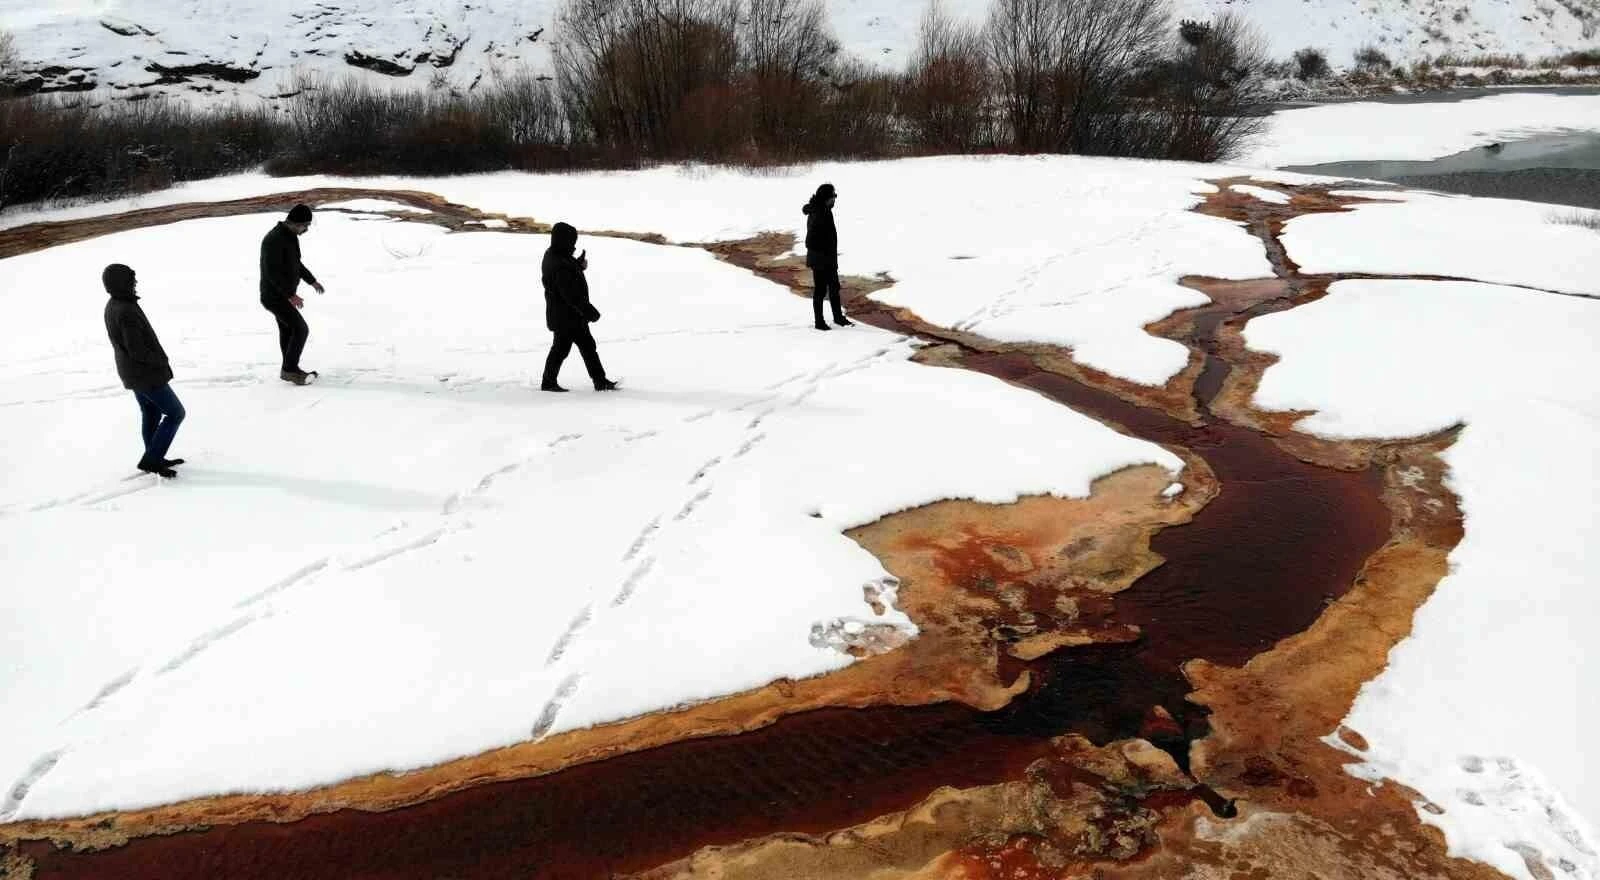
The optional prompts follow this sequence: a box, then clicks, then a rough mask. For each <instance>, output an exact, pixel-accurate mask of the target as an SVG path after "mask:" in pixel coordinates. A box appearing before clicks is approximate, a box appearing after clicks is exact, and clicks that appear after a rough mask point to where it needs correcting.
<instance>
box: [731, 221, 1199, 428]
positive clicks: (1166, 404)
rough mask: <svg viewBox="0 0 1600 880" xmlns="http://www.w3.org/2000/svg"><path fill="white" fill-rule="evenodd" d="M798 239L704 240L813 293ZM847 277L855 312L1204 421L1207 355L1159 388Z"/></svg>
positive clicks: (877, 282) (846, 292) (881, 280)
mask: <svg viewBox="0 0 1600 880" xmlns="http://www.w3.org/2000/svg"><path fill="white" fill-rule="evenodd" d="M794 246H795V238H794V236H792V235H789V234H788V233H776V232H770V233H766V234H764V235H758V236H756V237H755V238H748V239H743V240H740V241H726V242H716V243H712V244H703V245H701V247H703V248H705V249H706V250H708V251H711V252H712V253H714V254H716V255H717V256H718V257H720V258H722V259H723V260H725V261H726V262H729V263H732V264H733V265H735V266H739V267H741V268H744V269H748V270H750V271H751V272H754V273H755V274H757V275H760V276H762V277H763V278H766V279H768V280H771V281H775V282H777V283H779V284H782V285H785V286H787V287H789V288H790V289H791V290H793V291H795V292H796V293H802V294H805V295H806V296H810V291H811V289H812V284H811V270H809V269H807V268H806V267H805V264H804V263H803V262H802V261H801V260H800V258H798V257H793V256H788V254H789V252H790V251H792V250H793V249H794ZM840 280H841V282H842V291H841V293H842V295H843V296H844V297H845V298H847V299H848V300H849V305H850V310H851V311H852V312H856V311H860V310H883V311H888V312H891V313H893V314H894V316H895V318H896V320H898V321H899V322H900V323H901V324H902V325H904V326H905V327H907V328H910V329H911V330H912V331H914V332H915V333H916V334H917V335H918V336H920V337H923V338H925V339H930V340H938V341H942V342H949V343H953V344H956V345H959V346H960V347H962V348H964V349H967V350H969V351H975V352H983V353H1010V352H1021V353H1023V354H1026V355H1028V356H1029V357H1030V358H1031V359H1032V360H1033V361H1034V362H1035V363H1036V364H1038V365H1039V368H1040V369H1042V370H1048V371H1049V372H1052V373H1057V374H1059V375H1062V376H1066V377H1068V378H1070V379H1075V380H1077V381H1079V382H1082V383H1083V384H1085V385H1089V386H1092V387H1094V388H1099V389H1101V390H1103V391H1107V392H1110V393H1111V394H1114V395H1116V396H1117V397H1119V398H1121V399H1122V400H1125V401H1127V402H1129V403H1132V404H1135V405H1138V406H1143V407H1147V408H1149V409H1154V410H1158V411H1160V412H1164V413H1166V414H1167V415H1170V416H1172V417H1173V418H1175V419H1178V420H1180V421H1184V422H1189V423H1191V424H1198V422H1199V419H1200V414H1199V412H1198V411H1197V410H1196V408H1195V405H1194V396H1193V394H1192V393H1191V389H1192V387H1193V384H1194V380H1195V377H1196V376H1198V375H1199V373H1200V367H1201V358H1200V356H1199V354H1191V356H1190V358H1189V363H1188V365H1187V366H1186V367H1185V368H1184V370H1183V371H1182V372H1181V373H1179V374H1178V375H1177V376H1174V377H1173V378H1172V379H1171V380H1170V381H1168V382H1167V384H1165V385H1162V386H1157V387H1152V386H1149V385H1140V384H1139V383H1137V382H1131V381H1128V380H1127V379H1123V378H1120V377H1118V376H1113V375H1111V374H1109V373H1102V372H1100V371H1099V370H1096V369H1094V368H1093V367H1086V366H1084V365H1082V364H1080V363H1078V362H1077V361H1074V360H1073V359H1072V355H1071V350H1070V349H1066V348H1060V347H1057V346H1050V345H1040V344H1031V343H1026V344H1025V343H1005V342H996V341H994V340H992V339H987V338H985V337H983V336H978V335H976V334H972V333H966V332H963V331H960V330H952V329H949V328H947V327H940V326H938V325H936V324H930V323H928V322H927V321H924V320H923V319H922V318H921V317H919V316H918V315H917V314H916V313H914V312H912V311H911V310H909V309H900V308H894V307H892V306H886V305H884V304H882V303H879V302H874V301H871V300H868V299H867V296H868V295H869V294H871V293H873V292H875V291H878V290H882V289H884V288H886V287H889V286H890V285H892V284H893V281H892V280H891V279H890V278H888V277H887V276H879V277H877V278H861V277H846V278H842V279H840Z"/></svg>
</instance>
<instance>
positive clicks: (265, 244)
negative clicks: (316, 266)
mask: <svg viewBox="0 0 1600 880" xmlns="http://www.w3.org/2000/svg"><path fill="white" fill-rule="evenodd" d="M302 281H304V282H305V283H307V284H316V283H317V276H315V275H312V274H311V270H310V269H307V268H306V267H305V264H304V263H302V262H300V236H298V235H295V234H294V230H293V229H290V228H289V226H288V224H285V223H281V222H280V223H279V224H278V225H276V226H274V227H272V231H270V232H268V233H267V235H266V237H265V238H263V239H261V302H262V303H263V304H265V305H271V304H272V303H275V302H282V301H283V300H286V299H288V298H289V297H291V296H293V295H294V292H295V290H296V289H297V288H299V287H300V282H302Z"/></svg>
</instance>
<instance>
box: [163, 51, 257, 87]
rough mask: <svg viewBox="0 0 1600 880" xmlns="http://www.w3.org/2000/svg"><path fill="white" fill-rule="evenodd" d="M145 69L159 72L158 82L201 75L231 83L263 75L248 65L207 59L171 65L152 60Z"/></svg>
mask: <svg viewBox="0 0 1600 880" xmlns="http://www.w3.org/2000/svg"><path fill="white" fill-rule="evenodd" d="M173 54H177V53H173ZM144 69H145V70H148V71H150V72H151V73H154V74H157V75H158V76H159V77H160V79H157V80H156V82H157V83H158V84H168V83H184V82H188V81H189V80H190V79H191V78H194V77H199V78H202V79H216V80H221V81H223V82H230V83H242V82H249V81H250V80H253V79H255V78H256V77H258V76H260V75H261V71H259V70H254V69H251V68H248V67H233V66H230V65H227V64H222V63H219V62H215V61H207V62H202V63H199V64H179V65H171V66H169V65H166V64H161V63H158V62H154V61H152V62H150V63H149V64H147V65H145V68H144Z"/></svg>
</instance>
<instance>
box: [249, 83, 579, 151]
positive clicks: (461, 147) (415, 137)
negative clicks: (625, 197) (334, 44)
mask: <svg viewBox="0 0 1600 880" xmlns="http://www.w3.org/2000/svg"><path fill="white" fill-rule="evenodd" d="M295 87H296V88H295V91H296V94H295V96H294V97H293V98H291V99H290V102H289V112H288V114H287V123H286V128H287V131H286V133H285V136H284V138H283V140H284V146H285V148H284V149H283V150H282V151H281V155H279V156H278V157H276V158H275V159H274V160H273V161H272V162H271V164H270V165H269V170H271V171H273V172H274V173H280V174H291V173H293V174H298V173H312V172H322V173H335V174H380V173H403V174H454V173H467V172H474V171H493V170H499V169H506V168H523V169H530V170H531V169H558V168H567V167H573V166H576V165H582V164H588V163H590V162H591V161H592V160H594V159H595V158H596V157H595V155H594V154H593V153H592V152H583V151H575V150H574V149H573V143H572V136H571V131H572V126H571V123H570V121H569V120H568V118H567V115H566V108H565V106H564V105H563V104H562V102H561V101H560V100H559V99H558V97H557V95H556V91H555V86H554V85H553V84H552V83H550V82H549V81H547V80H543V79H540V78H538V77H535V76H532V75H530V74H527V73H521V74H516V75H511V76H505V77H498V78H496V80H495V81H494V82H493V83H492V84H491V85H490V86H488V87H487V88H485V89H483V90H482V91H478V92H473V93H471V94H467V95H457V94H452V93H450V92H440V91H409V92H402V91H389V90H384V89H381V88H374V87H372V86H370V85H368V84H366V83H364V82H361V81H357V80H354V79H344V80H338V81H331V80H324V79H319V78H316V77H301V78H299V79H298V81H297V82H296V83H295Z"/></svg>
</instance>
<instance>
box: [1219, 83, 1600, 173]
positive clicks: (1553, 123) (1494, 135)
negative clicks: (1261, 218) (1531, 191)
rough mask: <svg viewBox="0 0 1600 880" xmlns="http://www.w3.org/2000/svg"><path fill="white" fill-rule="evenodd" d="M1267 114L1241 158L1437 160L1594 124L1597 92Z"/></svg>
mask: <svg viewBox="0 0 1600 880" xmlns="http://www.w3.org/2000/svg"><path fill="white" fill-rule="evenodd" d="M1271 119H1272V122H1271V125H1270V126H1269V127H1268V130H1267V132H1266V134H1265V135H1264V136H1263V137H1262V138H1261V139H1260V140H1259V141H1258V142H1257V143H1256V145H1255V146H1254V147H1253V148H1252V149H1250V150H1249V151H1248V152H1247V153H1246V154H1245V155H1244V156H1243V157H1242V158H1241V159H1240V160H1239V163H1240V164H1242V165H1251V166H1259V167H1262V168H1281V167H1284V166H1286V165H1318V164H1322V163H1326V162H1359V161H1366V160H1377V159H1397V160H1425V159H1437V158H1439V157H1441V156H1449V155H1451V154H1454V153H1459V152H1461V151H1463V150H1470V149H1472V148H1473V147H1481V146H1485V145H1487V144H1493V143H1501V142H1504V141H1509V140H1515V139H1517V138H1523V137H1528V136H1529V135H1535V134H1543V133H1548V132H1557V131H1600V95H1548V94H1506V95H1490V96H1486V97H1482V98H1472V99H1470V100H1465V101H1451V102H1440V103H1416V104H1384V103H1379V102H1376V101H1357V102H1351V103H1346V104H1326V105H1323V106H1321V107H1300V108H1296V109H1293V110H1280V111H1278V112H1276V113H1274V114H1272V117H1271ZM1380 132H1381V136H1380V135H1376V134H1375V133H1380Z"/></svg>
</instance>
